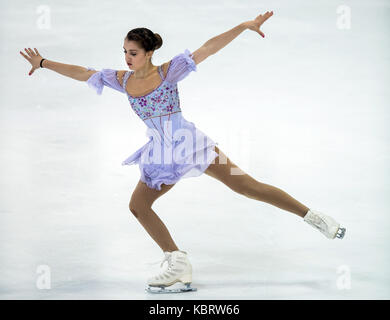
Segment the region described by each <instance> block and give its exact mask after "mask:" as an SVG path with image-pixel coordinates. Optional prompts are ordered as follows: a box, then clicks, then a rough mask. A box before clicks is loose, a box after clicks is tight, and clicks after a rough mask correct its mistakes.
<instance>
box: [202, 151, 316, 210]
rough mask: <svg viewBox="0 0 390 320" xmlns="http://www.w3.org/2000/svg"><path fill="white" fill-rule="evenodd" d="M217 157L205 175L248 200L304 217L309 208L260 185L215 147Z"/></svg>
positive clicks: (275, 190)
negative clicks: (264, 203)
mask: <svg viewBox="0 0 390 320" xmlns="http://www.w3.org/2000/svg"><path fill="white" fill-rule="evenodd" d="M215 152H217V153H218V154H219V156H218V157H217V158H216V159H215V161H214V162H215V163H212V164H210V166H209V167H208V168H207V170H206V171H205V173H206V174H207V175H209V176H211V177H213V178H215V179H217V180H219V181H221V182H223V183H224V184H225V185H227V186H228V187H229V188H230V189H232V190H233V191H235V192H237V193H240V194H242V195H244V196H246V197H248V198H251V199H255V200H259V201H263V202H267V203H269V204H272V205H274V206H276V207H278V208H281V209H283V210H286V211H290V212H292V213H295V214H296V215H298V216H300V217H302V218H303V217H304V216H305V215H306V213H307V212H308V211H309V208H308V207H306V206H305V205H303V204H302V203H300V202H299V201H297V200H296V199H294V198H293V197H291V196H290V195H289V194H288V193H286V192H284V191H283V190H281V189H279V188H277V187H274V186H271V185H269V184H266V183H261V182H259V181H257V180H255V179H254V178H252V177H251V176H250V175H248V174H246V173H245V172H244V171H242V170H241V169H240V168H239V167H238V166H237V165H235V164H234V163H233V162H232V161H230V159H229V158H228V157H227V156H226V155H225V154H224V153H223V152H222V151H221V150H219V148H218V147H215Z"/></svg>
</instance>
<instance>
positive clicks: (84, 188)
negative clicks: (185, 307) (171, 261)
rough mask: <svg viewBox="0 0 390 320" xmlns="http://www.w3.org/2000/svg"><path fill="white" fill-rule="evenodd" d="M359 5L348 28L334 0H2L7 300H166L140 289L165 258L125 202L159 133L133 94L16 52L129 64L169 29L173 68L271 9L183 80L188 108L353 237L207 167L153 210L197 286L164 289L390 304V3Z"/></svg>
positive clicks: (251, 163) (0, 171) (163, 53)
mask: <svg viewBox="0 0 390 320" xmlns="http://www.w3.org/2000/svg"><path fill="white" fill-rule="evenodd" d="M348 4H349V5H350V7H349V8H350V9H351V28H350V29H340V28H339V27H338V24H337V19H338V16H340V13H338V12H339V11H338V6H339V5H340V2H339V1H334V0H327V1H315V2H311V1H298V0H291V1H270V0H268V1H262V2H261V3H259V2H258V1H252V0H251V1H245V2H244V1H224V2H223V4H222V3H219V2H209V1H204V0H202V1H196V2H191V1H186V2H183V1H178V0H172V1H169V2H168V3H167V2H162V1H157V0H155V1H116V2H115V7H114V5H113V4H112V2H109V1H106V2H103V1H98V2H96V1H83V2H80V1H55V2H53V3H52V2H50V4H49V5H48V6H44V7H42V2H41V1H1V2H0V6H1V7H0V9H1V10H0V18H1V19H0V21H1V22H0V25H1V28H0V30H1V31H0V32H1V33H0V36H1V43H2V45H1V46H0V64H1V70H2V72H1V73H0V77H1V83H2V85H1V87H0V94H1V95H0V96H1V98H0V147H1V153H0V177H1V178H0V298H1V299H15V298H16V299H160V298H161V299H167V296H166V295H164V296H163V297H156V296H155V295H153V296H151V295H149V294H147V293H145V292H144V288H145V283H146V279H147V277H148V276H149V274H151V273H153V272H154V271H155V270H156V269H155V268H154V267H152V266H149V265H148V262H151V261H156V260H158V259H162V258H163V255H162V252H161V250H160V248H159V247H158V246H157V245H156V244H155V243H154V242H153V240H152V239H151V238H150V237H149V235H148V234H147V233H146V232H145V230H144V229H143V228H142V226H141V225H140V224H139V223H138V222H137V220H136V219H135V217H134V216H133V215H132V214H131V212H130V211H129V209H128V203H129V200H130V197H131V193H132V191H133V190H134V188H135V186H136V184H137V182H138V180H139V171H138V168H137V167H136V166H132V167H123V166H121V161H122V160H123V159H125V158H126V157H127V156H128V155H130V154H131V153H133V152H134V151H135V150H137V148H139V147H140V146H142V145H143V144H144V143H146V142H147V137H146V136H145V130H146V127H145V126H144V124H143V123H142V121H141V120H140V119H138V118H137V116H136V115H135V113H134V112H133V111H132V110H131V108H130V106H129V104H128V102H127V101H126V97H125V96H124V95H122V94H120V93H119V92H116V91H114V90H110V89H109V88H105V90H104V92H103V95H102V96H97V95H96V93H95V92H94V91H93V90H91V89H90V88H88V86H87V85H86V84H85V83H84V82H79V81H74V80H72V79H70V78H67V77H63V76H61V75H60V74H58V73H55V72H53V71H51V70H47V69H46V70H45V69H43V70H37V71H36V72H35V73H34V74H33V75H32V76H28V72H29V70H30V65H29V64H28V62H27V61H26V60H25V59H24V58H23V57H21V55H20V54H19V51H20V50H23V49H24V48H25V47H31V48H34V47H36V48H38V50H39V51H40V53H41V54H42V56H43V57H45V58H47V59H50V60H54V61H58V62H62V63H69V64H75V65H81V66H84V67H87V66H90V67H94V68H96V69H97V70H100V69H101V68H117V69H126V68H127V66H126V64H125V61H124V59H123V52H122V50H123V49H122V45H123V39H124V37H125V35H126V34H127V32H128V31H129V30H130V29H132V28H136V27H140V26H145V27H147V28H150V29H151V30H153V31H154V32H158V33H159V34H160V35H161V36H162V38H163V41H164V44H163V46H162V47H161V49H159V50H157V51H156V52H155V54H154V57H153V63H154V64H155V65H159V64H162V63H164V62H166V61H168V60H169V59H171V58H172V57H173V56H174V55H176V54H177V53H180V52H183V51H184V49H185V48H189V50H191V51H195V50H196V49H198V48H199V47H200V46H201V45H202V44H204V43H205V42H206V41H207V40H209V39H210V38H212V37H214V36H216V35H218V34H221V33H223V32H225V31H227V30H229V29H231V28H233V27H235V26H236V25H238V24H239V23H241V22H243V21H246V20H250V19H253V18H254V17H255V16H256V15H258V14H260V13H263V12H265V11H267V10H273V11H274V16H273V17H272V18H271V19H270V20H269V21H268V22H266V24H265V25H264V26H263V27H262V31H263V32H264V33H265V38H264V39H263V38H262V37H260V36H259V35H258V34H257V33H254V32H252V31H250V30H246V31H244V32H243V33H242V34H240V35H239V36H238V37H237V38H236V39H235V40H233V41H232V42H231V43H230V44H228V45H227V46H226V47H225V48H223V49H221V50H220V51H219V52H218V53H216V54H215V55H212V56H210V57H209V58H208V59H206V60H205V61H203V62H202V63H201V64H199V65H198V71H197V72H196V73H192V74H191V75H190V76H189V77H188V78H187V79H185V80H184V81H183V82H181V83H180V84H179V90H180V97H181V108H182V110H183V115H184V116H185V117H186V119H188V120H189V121H192V122H194V123H195V124H196V125H197V127H198V128H199V129H201V130H202V131H203V132H205V133H206V134H207V135H209V136H210V137H211V138H212V139H213V140H215V141H217V142H218V143H219V146H220V149H221V150H222V151H224V152H225V153H226V154H227V155H228V156H229V158H230V159H231V160H232V161H233V162H235V163H237V165H238V166H240V167H241V168H242V169H243V170H244V171H246V172H247V173H249V174H250V175H251V176H252V177H254V178H256V179H257V180H259V181H261V182H264V183H268V184H271V185H274V186H277V187H279V188H281V189H282V190H284V191H286V192H287V193H289V194H290V195H292V196H293V197H295V198H296V199H298V200H299V201H301V202H302V203H304V204H305V205H306V206H308V207H311V208H315V209H318V210H320V211H322V212H324V213H326V214H329V215H331V216H333V217H334V218H336V219H337V220H338V221H340V222H341V223H342V224H343V225H344V226H345V227H346V228H347V233H346V236H345V238H344V239H343V240H338V239H336V240H329V239H327V238H325V237H324V236H323V235H322V234H320V233H319V232H318V231H316V230H314V229H313V228H311V227H310V226H308V225H306V224H305V223H304V222H303V221H301V220H300V219H299V218H298V217H297V216H296V215H293V214H291V213H289V212H287V211H283V210H281V209H279V208H277V207H274V206H271V205H269V204H267V203H263V202H258V201H255V200H252V199H248V198H245V197H244V196H242V195H239V194H236V193H234V192H233V191H232V190H230V189H229V188H228V187H226V186H225V185H223V184H222V183H221V182H219V181H218V180H215V179H213V178H211V177H209V176H207V175H202V176H200V177H198V178H193V179H187V180H182V181H180V182H179V183H178V184H177V185H176V186H174V187H173V188H172V189H171V190H170V191H169V192H168V193H166V194H165V195H164V196H163V197H161V198H160V199H158V200H157V201H156V203H155V205H154V207H153V208H154V210H155V211H156V212H157V213H158V215H159V216H160V218H161V219H162V220H163V221H164V223H165V224H166V225H167V227H168V229H169V230H170V232H171V233H172V236H173V238H174V240H175V242H176V243H177V245H178V246H179V248H180V249H182V250H185V251H187V252H188V253H189V258H190V261H191V262H192V265H193V286H194V287H196V288H198V291H197V292H192V293H185V294H182V295H174V296H169V297H168V298H169V299H389V298H390V272H389V270H390V244H389V242H390V241H389V240H390V236H389V230H390V229H389V227H390V212H389V197H388V195H389V191H390V190H389V189H390V188H389V156H390V150H389V130H388V123H389V120H390V119H389V115H390V113H389V101H390V99H389V95H390V93H389V90H388V87H389V70H390V68H389V67H390V59H389V52H390V50H389V48H390V47H389V39H390V37H389V31H390V28H389V21H390V20H389V19H390V11H389V8H390V6H389V2H388V1H379V0H376V1H369V2H367V1H353V2H348ZM221 8H222V9H223V10H221ZM341 9H343V8H341ZM343 10H345V8H344V9H343ZM48 12H49V13H48ZM48 17H49V18H50V20H48ZM48 21H49V22H50V23H49V22H48ZM48 23H49V24H48ZM45 26H48V29H45V28H44V27H45ZM41 268H43V269H41ZM45 268H46V269H45ZM42 270H44V271H42ZM48 270H50V279H51V282H50V289H44V286H43V287H42V282H41V281H42V277H43V276H48V273H47V271H48ZM42 272H43V273H42ZM349 280H350V281H349Z"/></svg>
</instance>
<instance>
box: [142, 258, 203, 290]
mask: <svg viewBox="0 0 390 320" xmlns="http://www.w3.org/2000/svg"><path fill="white" fill-rule="evenodd" d="M164 254H165V258H164V260H163V261H162V262H161V265H160V267H161V268H163V265H164V262H168V264H167V266H166V267H165V268H163V270H162V272H160V274H159V275H157V276H155V277H152V278H149V279H148V288H146V291H147V292H149V293H181V292H188V291H196V290H197V289H196V288H192V287H191V286H190V285H191V282H192V266H191V263H190V261H189V260H188V257H187V253H186V252H185V251H180V250H177V251H172V252H164ZM177 282H181V283H182V284H184V285H185V287H178V288H173V287H171V286H173V285H175V284H176V283H177ZM167 287H171V288H167Z"/></svg>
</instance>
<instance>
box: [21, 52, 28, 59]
mask: <svg viewBox="0 0 390 320" xmlns="http://www.w3.org/2000/svg"><path fill="white" fill-rule="evenodd" d="M19 52H20V54H21V55H22V56H23V57H25V58H26V59H27V60H29V57H27V56H26V55H25V54H24V53H23V52H22V51H19Z"/></svg>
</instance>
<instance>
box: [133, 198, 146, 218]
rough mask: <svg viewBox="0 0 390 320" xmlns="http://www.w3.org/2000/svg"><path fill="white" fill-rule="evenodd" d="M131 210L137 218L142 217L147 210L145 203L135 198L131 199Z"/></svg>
mask: <svg viewBox="0 0 390 320" xmlns="http://www.w3.org/2000/svg"><path fill="white" fill-rule="evenodd" d="M129 210H130V212H131V213H132V214H133V216H134V217H136V218H137V219H140V218H142V215H143V214H144V213H145V212H146V208H145V204H143V203H140V202H139V201H137V200H134V199H131V200H130V203H129Z"/></svg>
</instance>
